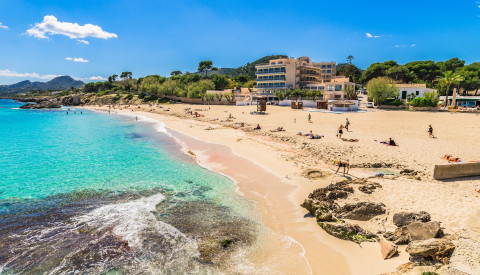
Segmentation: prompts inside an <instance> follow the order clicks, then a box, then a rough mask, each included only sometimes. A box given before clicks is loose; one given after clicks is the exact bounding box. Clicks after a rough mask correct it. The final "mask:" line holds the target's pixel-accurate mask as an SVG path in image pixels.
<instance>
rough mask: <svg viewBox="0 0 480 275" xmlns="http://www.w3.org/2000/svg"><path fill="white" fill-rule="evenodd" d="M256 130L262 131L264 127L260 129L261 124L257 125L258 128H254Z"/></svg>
mask: <svg viewBox="0 0 480 275" xmlns="http://www.w3.org/2000/svg"><path fill="white" fill-rule="evenodd" d="M253 129H254V130H261V129H262V127H260V124H257V127H255V128H253Z"/></svg>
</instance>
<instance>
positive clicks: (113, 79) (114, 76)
mask: <svg viewBox="0 0 480 275" xmlns="http://www.w3.org/2000/svg"><path fill="white" fill-rule="evenodd" d="M117 77H118V75H116V74H114V75H111V76H109V77H108V82H110V83H113V82H115V81H116V80H117Z"/></svg>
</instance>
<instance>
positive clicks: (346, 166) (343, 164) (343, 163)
mask: <svg viewBox="0 0 480 275" xmlns="http://www.w3.org/2000/svg"><path fill="white" fill-rule="evenodd" d="M341 167H343V175H344V176H345V169H346V170H347V174H348V172H349V171H350V160H348V159H347V161H341V160H340V161H338V168H337V171H336V172H335V174H337V173H338V170H340V168H341Z"/></svg>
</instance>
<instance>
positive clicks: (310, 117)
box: [308, 114, 312, 123]
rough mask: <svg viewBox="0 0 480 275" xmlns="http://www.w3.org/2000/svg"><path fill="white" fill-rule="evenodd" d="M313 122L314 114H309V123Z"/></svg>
mask: <svg viewBox="0 0 480 275" xmlns="http://www.w3.org/2000/svg"><path fill="white" fill-rule="evenodd" d="M311 122H312V115H311V114H308V123H311Z"/></svg>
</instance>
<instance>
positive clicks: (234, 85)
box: [227, 79, 240, 89]
mask: <svg viewBox="0 0 480 275" xmlns="http://www.w3.org/2000/svg"><path fill="white" fill-rule="evenodd" d="M238 87H240V85H238V83H237V81H235V80H234V79H229V80H228V85H227V89H236V88H238Z"/></svg>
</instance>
